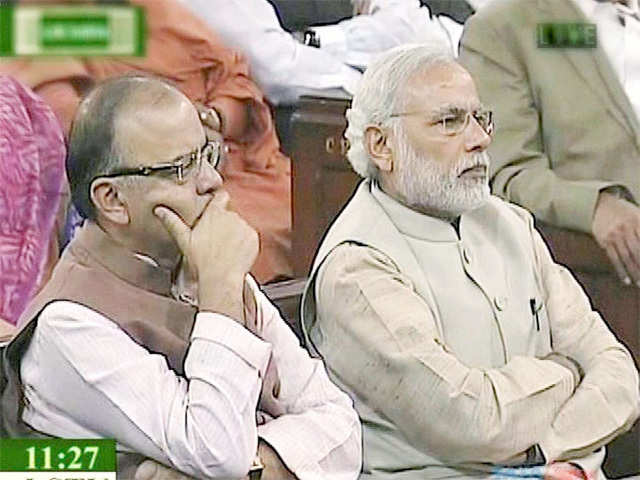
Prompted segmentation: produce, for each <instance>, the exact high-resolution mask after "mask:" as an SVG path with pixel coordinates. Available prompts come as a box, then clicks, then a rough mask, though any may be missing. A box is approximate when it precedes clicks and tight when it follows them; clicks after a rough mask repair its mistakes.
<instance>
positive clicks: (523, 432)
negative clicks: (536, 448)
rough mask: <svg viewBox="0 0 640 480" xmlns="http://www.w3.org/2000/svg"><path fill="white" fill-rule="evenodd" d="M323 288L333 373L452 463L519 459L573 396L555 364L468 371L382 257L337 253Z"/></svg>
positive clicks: (324, 270)
mask: <svg viewBox="0 0 640 480" xmlns="http://www.w3.org/2000/svg"><path fill="white" fill-rule="evenodd" d="M317 282H318V283H317V285H316V298H317V299H318V305H319V308H318V312H319V313H318V322H319V325H320V327H319V328H321V330H322V338H323V339H324V340H323V343H322V345H321V347H320V348H321V353H322V355H323V357H324V359H325V361H326V363H327V366H328V368H330V369H331V370H332V371H333V372H336V374H337V375H338V376H339V377H340V379H341V381H342V382H343V383H344V384H345V386H347V387H348V388H349V389H350V390H351V391H353V392H354V393H355V394H356V395H358V396H359V397H360V398H366V399H367V402H368V405H369V407H371V408H373V409H374V410H376V411H378V412H381V414H382V415H384V416H385V417H386V418H388V419H389V420H390V421H391V422H393V423H394V424H395V425H396V426H397V427H398V429H399V430H400V431H401V432H402V433H403V434H404V435H405V436H406V438H407V439H408V441H409V442H410V443H411V444H412V445H413V446H414V447H415V448H417V449H418V450H420V451H423V452H429V453H431V454H433V455H435V456H437V457H438V458H440V459H441V460H442V461H444V462H450V463H452V464H459V463H462V462H492V463H501V462H506V461H512V460H513V459H514V457H516V456H517V455H519V454H521V453H522V452H525V451H526V450H527V449H528V448H530V447H531V446H532V445H534V444H536V443H537V441H538V440H539V439H540V438H541V437H542V436H543V434H544V433H545V432H546V431H547V430H548V427H549V425H551V422H552V420H553V419H554V418H555V416H556V414H557V412H558V411H559V409H560V407H561V406H562V404H563V403H564V402H565V401H566V400H567V399H568V398H569V397H570V396H571V395H572V393H573V391H574V387H575V383H574V377H573V374H572V373H571V371H570V370H569V369H567V368H565V367H563V366H560V365H559V364H558V363H555V362H553V361H551V360H542V359H537V358H534V357H514V358H512V359H511V360H510V361H509V362H508V363H507V364H506V365H504V366H502V367H500V368H493V369H481V368H470V367H468V366H466V365H465V364H463V363H462V362H461V361H460V360H458V359H457V358H456V357H455V356H454V355H453V354H452V352H451V351H450V350H449V349H448V348H447V346H446V345H445V343H444V340H443V339H442V338H441V337H440V335H439V333H438V331H437V327H436V324H435V321H434V318H433V315H432V310H431V306H429V305H428V304H426V303H425V302H424V300H422V298H421V297H419V296H418V295H417V294H416V293H415V290H414V287H413V285H412V283H411V281H410V280H409V279H408V278H407V277H406V276H405V275H403V274H402V273H400V272H399V271H398V270H397V268H396V267H395V265H394V264H393V262H392V261H391V260H390V259H389V258H388V257H386V256H385V255H383V254H382V253H380V252H378V251H376V250H373V249H370V248H368V247H363V246H357V245H343V246H340V247H338V248H336V249H335V250H334V251H333V253H332V254H331V255H330V256H329V257H328V258H327V260H326V261H325V264H324V266H323V267H321V270H320V272H319V273H318V280H317ZM470 321H471V319H470ZM346 352H348V353H346ZM532 412H535V413H532Z"/></svg>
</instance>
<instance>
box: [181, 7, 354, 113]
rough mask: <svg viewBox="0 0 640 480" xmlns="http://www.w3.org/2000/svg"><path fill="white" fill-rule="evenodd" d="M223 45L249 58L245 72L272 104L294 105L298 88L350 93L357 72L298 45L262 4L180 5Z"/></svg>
mask: <svg viewBox="0 0 640 480" xmlns="http://www.w3.org/2000/svg"><path fill="white" fill-rule="evenodd" d="M183 2H184V3H186V4H187V6H188V7H190V9H191V11H192V12H193V13H194V14H195V15H196V16H198V17H200V18H201V19H202V20H204V21H205V22H206V23H207V25H208V26H209V27H210V28H211V29H212V30H213V31H214V32H216V33H217V34H218V35H220V36H221V37H222V38H223V39H224V40H225V42H226V43H227V44H228V45H230V46H232V47H234V48H236V49H238V50H239V51H242V52H243V53H244V54H245V55H246V56H247V57H248V59H249V63H250V64H251V73H252V75H253V76H254V78H255V79H256V82H257V83H258V84H259V85H260V87H261V88H262V89H263V90H264V92H265V94H266V96H267V98H268V99H269V100H270V101H271V102H272V103H274V104H280V103H290V102H293V101H295V100H297V95H298V93H297V92H298V91H299V89H301V88H313V89H326V88H340V87H342V88H344V89H345V90H346V91H347V92H349V93H353V92H354V90H355V87H356V85H357V83H358V81H359V80H360V76H361V74H360V72H358V71H357V70H355V69H353V68H351V67H349V66H347V65H345V64H343V63H342V62H340V61H339V60H337V59H335V58H333V57H332V56H331V55H329V54H328V53H326V52H323V51H322V50H319V49H317V48H314V47H309V46H306V45H302V44H301V43H299V42H298V41H296V40H295V39H294V38H293V37H292V36H291V34H290V33H288V32H286V31H285V30H284V29H283V28H282V26H281V25H280V23H279V20H278V17H277V15H276V12H275V10H274V7H273V6H272V5H271V4H270V3H269V2H268V1H267V0H183Z"/></svg>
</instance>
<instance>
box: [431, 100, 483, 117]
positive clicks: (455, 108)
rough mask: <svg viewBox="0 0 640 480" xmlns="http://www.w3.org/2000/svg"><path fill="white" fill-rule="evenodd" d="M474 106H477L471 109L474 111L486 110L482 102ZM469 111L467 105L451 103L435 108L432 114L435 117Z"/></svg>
mask: <svg viewBox="0 0 640 480" xmlns="http://www.w3.org/2000/svg"><path fill="white" fill-rule="evenodd" d="M474 107H475V108H472V109H471V111H472V112H477V111H478V110H486V107H485V106H484V105H483V104H481V103H479V104H477V105H475V106H474ZM468 111H469V110H467V109H466V108H465V107H462V106H460V105H456V104H453V103H450V104H447V105H442V106H440V107H439V108H437V109H435V110H433V111H432V112H431V116H432V118H433V117H443V116H446V115H459V114H465V113H467V112H468Z"/></svg>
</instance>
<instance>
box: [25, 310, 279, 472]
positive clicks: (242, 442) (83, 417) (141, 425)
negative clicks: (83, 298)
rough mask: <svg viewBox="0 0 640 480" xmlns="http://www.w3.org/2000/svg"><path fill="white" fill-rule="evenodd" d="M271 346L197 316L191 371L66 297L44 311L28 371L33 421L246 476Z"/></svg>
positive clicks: (191, 467) (181, 464)
mask: <svg viewBox="0 0 640 480" xmlns="http://www.w3.org/2000/svg"><path fill="white" fill-rule="evenodd" d="M270 353H271V348H270V346H269V345H268V344H267V343H265V342H263V341H262V340H260V339H258V338H257V337H255V336H254V335H252V334H251V333H250V332H248V331H247V330H246V329H244V328H242V327H241V326H240V325H239V324H237V322H235V321H233V320H231V319H229V318H226V317H224V316H222V315H216V314H211V313H200V314H198V315H197V316H196V321H195V326H194V329H193V334H192V338H191V346H190V348H189V351H188V353H187V356H186V359H185V376H186V378H185V377H181V376H178V375H177V374H176V373H175V372H174V371H173V370H170V369H169V368H168V366H167V362H166V360H165V358H164V357H163V356H161V355H158V354H152V353H150V352H149V351H147V350H146V349H145V348H143V347H141V346H140V345H138V344H137V343H135V342H134V341H133V340H132V339H131V338H130V337H129V336H128V335H127V334H126V333H124V331H122V330H121V329H120V328H119V327H118V326H117V325H116V324H115V323H113V322H111V321H110V320H109V319H107V318H106V317H103V316H102V315H100V314H99V313H97V312H95V311H93V310H90V309H88V308H86V307H84V306H81V305H79V304H75V303H72V302H66V301H59V302H55V303H53V304H50V305H49V306H48V307H47V308H46V309H45V310H44V311H43V312H42V314H41V315H40V318H39V320H38V326H37V328H36V331H35V334H34V338H33V340H32V342H31V345H30V347H29V349H28V351H27V352H26V354H25V356H24V358H23V360H22V364H21V374H22V376H23V382H24V384H25V395H26V398H27V401H28V403H29V404H30V406H29V407H28V408H27V409H26V410H25V414H24V415H23V418H24V419H25V421H27V422H28V423H29V424H31V425H32V426H33V427H34V428H36V429H38V430H41V431H43V432H45V433H49V434H52V435H56V436H62V437H65V436H67V437H68V436H75V435H78V432H82V433H85V434H89V435H90V436H97V437H111V438H115V439H116V440H117V442H118V443H119V444H120V445H122V446H123V447H124V448H125V449H129V450H132V451H135V452H138V453H141V454H143V455H145V456H148V457H151V458H154V459H156V460H158V461H160V462H162V463H165V464H167V465H169V466H171V467H173V468H176V469H178V470H180V471H182V472H185V473H187V474H189V475H193V476H195V477H198V478H203V477H225V478H226V477H231V478H237V477H241V476H243V475H245V474H246V472H247V471H248V469H249V466H250V464H251V461H252V459H253V457H254V455H255V452H256V448H257V426H256V420H255V410H256V404H257V401H258V396H259V393H260V387H261V377H262V375H263V373H261V372H264V371H266V365H267V362H268V359H269V356H270Z"/></svg>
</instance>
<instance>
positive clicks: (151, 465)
mask: <svg viewBox="0 0 640 480" xmlns="http://www.w3.org/2000/svg"><path fill="white" fill-rule="evenodd" d="M157 471H158V464H157V463H156V462H154V461H153V460H145V461H144V462H142V463H141V464H140V466H139V467H138V469H137V470H136V475H135V477H134V479H135V480H151V479H152V478H153V477H154V476H155V474H156V472H157Z"/></svg>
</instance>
